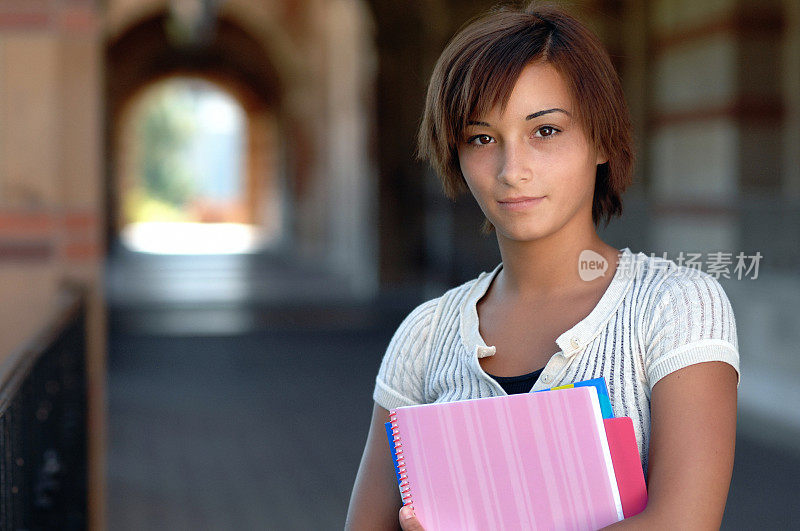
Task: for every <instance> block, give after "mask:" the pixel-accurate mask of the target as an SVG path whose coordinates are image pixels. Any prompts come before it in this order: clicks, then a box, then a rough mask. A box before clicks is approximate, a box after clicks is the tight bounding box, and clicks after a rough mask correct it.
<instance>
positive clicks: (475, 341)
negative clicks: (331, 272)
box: [373, 248, 739, 474]
mask: <svg viewBox="0 0 800 531" xmlns="http://www.w3.org/2000/svg"><path fill="white" fill-rule="evenodd" d="M501 267H502V264H499V265H498V266H497V267H496V268H495V269H494V270H493V271H491V272H488V273H486V272H484V273H481V275H479V276H478V278H476V279H474V280H471V281H469V282H466V283H464V284H462V285H460V286H457V287H455V288H453V289H451V290H449V291H447V292H446V293H444V294H443V295H442V296H441V297H438V298H436V299H432V300H429V301H427V302H425V303H423V304H421V305H419V306H418V307H416V308H415V309H414V310H413V311H412V312H411V313H410V314H409V315H408V316H407V317H406V318H405V320H404V321H403V322H402V323H401V324H400V326H399V327H398V329H397V331H396V332H395V334H394V336H393V337H392V340H391V341H390V343H389V346H388V348H387V350H386V353H385V354H384V357H383V361H382V363H381V366H380V369H379V371H378V375H377V377H376V381H375V390H374V393H373V398H374V400H375V402H376V403H377V404H378V405H380V406H382V407H384V408H386V409H387V410H391V409H394V408H396V407H399V406H408V405H413V404H427V403H433V402H450V401H454V400H464V399H470V398H482V397H488V396H499V395H504V394H506V393H505V391H504V390H503V389H502V387H501V386H500V385H499V384H498V383H497V381H495V380H494V379H492V377H491V376H489V375H488V374H486V372H484V371H483V369H482V368H481V366H480V363H479V362H478V358H479V357H484V356H490V355H493V354H494V352H495V348H494V347H493V346H488V345H486V343H484V341H483V339H482V338H481V337H480V333H479V331H478V330H479V328H478V315H477V309H476V303H477V302H478V300H480V298H481V297H482V296H483V295H484V294H485V293H486V291H487V289H488V287H489V285H490V284H491V281H492V279H493V278H494V276H495V275H496V274H497V272H498V271H499V270H500V268H501ZM556 343H557V344H558V346H559V347H560V348H561V349H562V350H561V351H560V352H558V353H557V354H554V355H553V357H552V358H551V359H550V361H548V363H547V365H546V366H545V368H544V371H543V372H542V375H541V376H540V377H539V379H538V380H537V381H536V383H535V384H534V386H533V389H532V390H531V391H536V390H539V389H546V388H549V387H554V386H557V385H564V384H568V383H572V382H578V381H582V380H588V379H591V378H597V377H601V376H602V377H603V378H605V381H606V383H607V385H608V391H609V396H610V399H611V404H612V408H613V409H614V414H615V415H616V416H627V417H631V418H632V419H633V425H634V429H635V432H636V440H637V443H638V445H639V455H640V457H641V461H642V468H643V470H644V472H645V474H646V473H647V452H648V447H649V446H648V444H649V435H650V394H651V391H652V389H653V386H654V385H655V384H656V382H658V381H659V380H660V379H661V378H663V377H664V376H666V375H667V374H670V373H671V372H674V371H676V370H678V369H681V368H683V367H686V366H688V365H692V364H695V363H701V362H705V361H722V362H726V363H729V364H730V365H732V366H733V367H734V368H735V369H736V371H737V374H738V372H739V345H738V340H737V335H736V320H735V318H734V315H733V310H732V308H731V305H730V301H729V300H728V297H727V296H726V295H725V292H724V291H723V289H722V287H721V286H720V285H719V282H717V280H716V279H714V277H712V276H711V275H708V274H706V273H704V272H701V271H697V270H694V269H690V268H687V267H684V266H678V265H676V264H675V263H674V262H673V261H671V260H666V259H664V258H657V257H655V258H654V257H648V256H647V255H645V254H643V253H637V254H633V253H632V252H631V251H630V249H628V248H625V249H623V250H622V253H621V255H620V262H619V267H618V268H617V270H616V272H615V274H614V277H613V279H612V281H611V283H610V284H609V286H608V288H607V290H606V292H605V293H604V294H603V296H602V297H601V299H600V301H599V302H598V304H597V306H596V307H595V308H594V309H593V310H592V311H591V312H590V313H589V315H588V316H586V317H585V318H584V319H583V320H581V321H580V322H579V323H577V324H576V325H575V326H573V327H572V328H571V329H569V330H567V331H565V332H564V333H563V334H562V335H560V336H559V337H558V339H557V340H556Z"/></svg>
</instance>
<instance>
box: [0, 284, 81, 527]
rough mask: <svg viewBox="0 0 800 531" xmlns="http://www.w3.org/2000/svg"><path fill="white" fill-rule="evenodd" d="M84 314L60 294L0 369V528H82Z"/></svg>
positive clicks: (75, 296) (75, 295) (73, 297)
mask: <svg viewBox="0 0 800 531" xmlns="http://www.w3.org/2000/svg"><path fill="white" fill-rule="evenodd" d="M85 313H86V312H85V302H84V298H83V297H82V296H81V295H80V293H79V292H77V291H75V290H69V291H68V292H65V293H64V294H63V295H62V297H61V298H60V300H59V307H58V309H57V312H56V313H55V315H54V317H53V319H52V321H51V322H49V323H47V325H46V326H45V328H44V329H43V330H41V332H40V333H39V334H38V335H37V336H36V337H34V338H32V339H31V340H30V341H29V342H28V343H27V344H26V345H25V346H23V347H22V348H21V349H19V350H17V351H16V352H14V353H13V355H11V356H10V357H9V358H7V359H6V360H5V362H4V363H3V364H2V365H1V366H0V530H21V529H25V530H33V529H67V530H69V529H85V528H86V526H87V481H86V479H87V442H86V437H87V424H86V377H85V353H86V333H85V319H86V317H85Z"/></svg>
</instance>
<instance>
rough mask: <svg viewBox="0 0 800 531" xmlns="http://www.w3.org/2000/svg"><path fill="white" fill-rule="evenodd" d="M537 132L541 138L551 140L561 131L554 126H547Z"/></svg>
mask: <svg viewBox="0 0 800 531" xmlns="http://www.w3.org/2000/svg"><path fill="white" fill-rule="evenodd" d="M536 132H537V133H539V138H550V137H551V136H555V135H556V134H557V133H559V132H560V131H559V130H558V129H556V128H555V127H553V126H550V125H545V126H542V127H540V128H539V129H537V130H536Z"/></svg>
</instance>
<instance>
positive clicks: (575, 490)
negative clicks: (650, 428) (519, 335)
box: [390, 387, 623, 531]
mask: <svg viewBox="0 0 800 531" xmlns="http://www.w3.org/2000/svg"><path fill="white" fill-rule="evenodd" d="M390 419H391V422H392V426H391V428H392V434H393V439H394V444H395V454H396V457H397V469H398V473H399V479H400V481H401V484H400V491H401V494H402V496H403V501H404V503H405V504H406V505H412V506H413V508H414V511H415V513H416V515H417V517H418V518H419V520H420V522H421V523H422V525H423V526H424V527H425V529H426V530H428V531H436V530H450V529H463V530H467V529H476V530H477V529H480V530H484V529H486V530H489V529H497V530H505V529H599V528H601V527H604V526H606V525H609V524H612V523H614V522H617V521H619V520H622V519H623V511H622V503H621V501H620V494H619V490H618V487H617V481H616V479H615V476H614V468H613V465H612V460H611V454H610V450H609V446H608V441H607V439H606V434H605V429H604V427H603V418H602V414H601V412H600V403H599V401H598V397H597V390H596V389H595V388H594V387H579V388H577V387H576V388H574V389H563V390H560V391H558V392H551V393H522V394H515V395H510V396H498V397H491V398H480V399H473V400H462V401H458V402H448V403H440V404H425V405H419V406H409V407H401V408H397V409H394V410H392V411H391V412H390Z"/></svg>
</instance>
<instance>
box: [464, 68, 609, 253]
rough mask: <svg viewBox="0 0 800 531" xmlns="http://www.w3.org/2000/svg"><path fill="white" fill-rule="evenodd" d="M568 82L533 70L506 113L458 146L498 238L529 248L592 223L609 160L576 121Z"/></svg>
mask: <svg viewBox="0 0 800 531" xmlns="http://www.w3.org/2000/svg"><path fill="white" fill-rule="evenodd" d="M573 107H574V106H573V105H572V101H571V98H570V95H569V92H568V89H567V85H566V84H565V83H564V80H563V79H562V77H561V75H560V74H559V73H558V72H557V71H556V70H555V69H554V68H553V67H552V66H550V65H549V64H547V63H542V62H537V63H531V64H529V65H528V66H526V67H525V68H524V69H523V70H522V73H521V74H520V76H519V78H518V79H517V82H516V84H515V85H514V88H513V90H512V92H511V95H510V97H509V100H508V103H507V105H506V108H505V110H504V111H503V112H502V113H501V112H500V109H499V106H498V107H495V108H493V109H492V110H491V112H490V113H489V114H488V115H486V116H476V117H475V118H474V119H473V121H471V122H470V123H469V125H468V126H467V128H466V129H465V131H464V134H463V138H462V139H461V142H460V144H459V147H458V159H459V163H460V165H461V172H462V173H463V174H464V178H465V179H466V182H467V185H468V186H469V189H470V190H471V191H472V195H473V196H474V197H475V199H476V201H477V202H478V205H480V207H481V210H483V213H484V215H485V216H486V217H487V218H488V219H489V221H491V222H492V224H493V225H494V227H495V230H496V231H497V235H498V238H508V239H510V240H517V241H528V240H535V239H539V238H543V237H545V236H548V235H550V234H553V233H556V232H557V231H559V230H561V229H562V228H564V227H565V226H566V225H567V224H570V223H571V224H572V225H571V226H573V227H577V226H580V224H583V223H588V224H591V223H592V198H593V193H594V181H595V174H596V171H597V165H598V164H601V163H603V162H605V161H606V159H604V158H602V155H601V154H599V153H597V152H596V150H595V149H594V147H593V146H592V145H591V143H590V141H589V139H588V137H587V135H586V133H585V132H584V129H583V127H582V126H581V125H580V123H578V121H577V120H573V118H572V117H573V116H574V112H573Z"/></svg>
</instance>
